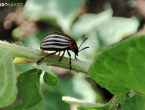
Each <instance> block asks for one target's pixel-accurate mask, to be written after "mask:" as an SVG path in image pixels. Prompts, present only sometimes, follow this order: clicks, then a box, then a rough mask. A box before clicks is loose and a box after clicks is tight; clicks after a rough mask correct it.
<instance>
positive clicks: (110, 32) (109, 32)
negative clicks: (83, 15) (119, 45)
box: [96, 17, 139, 46]
mask: <svg viewBox="0 0 145 110" xmlns="http://www.w3.org/2000/svg"><path fill="white" fill-rule="evenodd" d="M138 26H139V22H138V21H137V19H135V18H123V17H112V18H110V19H107V20H105V21H104V22H103V23H101V24H100V25H99V26H98V27H96V30H97V34H98V35H99V37H100V40H102V41H103V43H104V45H107V46H108V45H111V44H115V43H116V42H118V41H120V40H121V39H122V38H123V37H126V36H129V35H131V34H134V33H135V32H136V31H137V29H138Z"/></svg>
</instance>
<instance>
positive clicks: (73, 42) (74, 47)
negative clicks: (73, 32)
mask: <svg viewBox="0 0 145 110" xmlns="http://www.w3.org/2000/svg"><path fill="white" fill-rule="evenodd" d="M70 50H72V51H73V52H74V53H75V54H76V55H78V46H77V44H76V42H75V41H74V40H73V39H71V40H70Z"/></svg>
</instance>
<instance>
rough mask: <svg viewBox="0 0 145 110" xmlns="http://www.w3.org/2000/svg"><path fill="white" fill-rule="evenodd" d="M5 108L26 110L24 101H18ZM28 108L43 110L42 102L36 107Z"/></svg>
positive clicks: (7, 109)
mask: <svg viewBox="0 0 145 110" xmlns="http://www.w3.org/2000/svg"><path fill="white" fill-rule="evenodd" d="M3 110H25V109H24V104H23V103H22V101H16V102H15V103H14V104H13V105H10V106H8V107H6V108H3ZM27 110H41V109H40V104H38V105H36V106H35V107H32V108H29V109H27Z"/></svg>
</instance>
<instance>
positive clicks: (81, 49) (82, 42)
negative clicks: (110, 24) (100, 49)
mask: <svg viewBox="0 0 145 110" xmlns="http://www.w3.org/2000/svg"><path fill="white" fill-rule="evenodd" d="M87 39H88V37H87V38H85V39H84V41H83V42H82V43H81V45H82V44H83V43H84V42H85V41H86V40H87ZM81 45H80V46H79V48H80V47H81ZM81 50H82V49H81Z"/></svg>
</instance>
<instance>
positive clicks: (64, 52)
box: [59, 51, 65, 62]
mask: <svg viewBox="0 0 145 110" xmlns="http://www.w3.org/2000/svg"><path fill="white" fill-rule="evenodd" d="M64 53H65V51H63V54H62V56H61V57H60V59H59V62H60V61H61V60H62V58H63V56H64Z"/></svg>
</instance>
